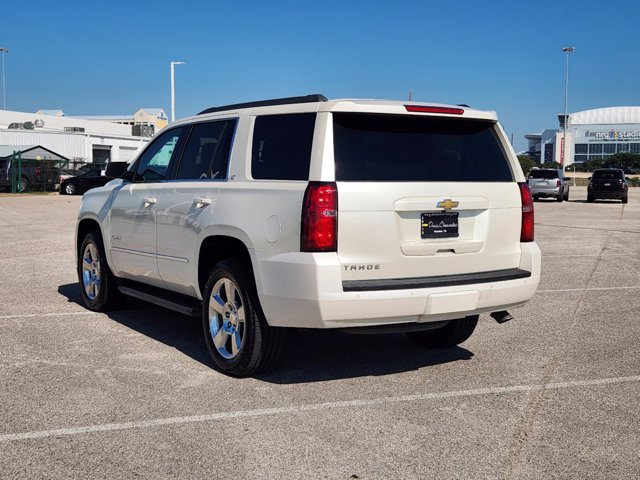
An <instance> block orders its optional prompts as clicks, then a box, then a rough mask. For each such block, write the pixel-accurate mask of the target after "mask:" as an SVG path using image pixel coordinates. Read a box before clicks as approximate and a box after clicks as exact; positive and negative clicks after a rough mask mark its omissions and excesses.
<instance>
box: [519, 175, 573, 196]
mask: <svg viewBox="0 0 640 480" xmlns="http://www.w3.org/2000/svg"><path fill="white" fill-rule="evenodd" d="M527 182H528V184H529V188H530V189H531V195H533V199H534V200H538V199H539V198H548V197H553V198H555V199H556V200H557V201H558V202H562V201H563V200H564V201H566V202H568V201H569V180H567V178H566V177H565V176H564V173H563V171H562V169H561V168H533V169H532V170H531V171H530V172H529V178H528V180H527Z"/></svg>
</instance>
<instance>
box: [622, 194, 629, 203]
mask: <svg viewBox="0 0 640 480" xmlns="http://www.w3.org/2000/svg"><path fill="white" fill-rule="evenodd" d="M622 203H629V195H625V196H624V197H622Z"/></svg>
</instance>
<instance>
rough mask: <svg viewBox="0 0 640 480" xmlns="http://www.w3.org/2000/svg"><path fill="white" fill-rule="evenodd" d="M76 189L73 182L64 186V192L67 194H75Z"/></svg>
mask: <svg viewBox="0 0 640 480" xmlns="http://www.w3.org/2000/svg"><path fill="white" fill-rule="evenodd" d="M76 190H77V189H76V186H75V185H74V184H73V183H67V184H65V186H64V193H66V194H67V195H75V194H76Z"/></svg>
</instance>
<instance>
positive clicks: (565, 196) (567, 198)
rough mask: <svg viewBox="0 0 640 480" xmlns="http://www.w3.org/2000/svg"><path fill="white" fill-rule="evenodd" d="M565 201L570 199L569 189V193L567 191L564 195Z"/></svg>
mask: <svg viewBox="0 0 640 480" xmlns="http://www.w3.org/2000/svg"><path fill="white" fill-rule="evenodd" d="M564 201H565V202H568V201H569V190H567V193H565V195H564Z"/></svg>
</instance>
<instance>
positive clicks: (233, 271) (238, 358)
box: [202, 259, 283, 377]
mask: <svg viewBox="0 0 640 480" xmlns="http://www.w3.org/2000/svg"><path fill="white" fill-rule="evenodd" d="M202 327H203V330H204V337H205V341H206V343H207V349H208V350H209V354H210V355H211V358H212V359H213V362H214V364H215V367H216V369H217V370H218V371H220V372H222V373H225V374H227V375H231V376H234V377H248V376H251V375H255V374H257V373H259V372H262V371H264V370H265V369H267V368H268V367H269V366H270V365H271V364H272V363H273V361H274V360H275V359H276V358H277V356H278V354H279V352H280V349H281V344H282V336H283V332H282V330H281V329H279V328H274V327H270V326H269V325H268V324H267V321H266V319H265V317H264V314H263V313H262V308H260V302H259V300H258V295H257V293H256V288H255V282H254V280H253V275H252V274H251V272H250V271H249V270H248V269H247V267H246V266H245V265H244V263H243V262H242V261H240V260H238V259H228V260H223V261H221V262H219V263H218V264H217V265H216V266H215V267H214V268H213V270H212V271H211V273H210V274H209V278H208V280H207V283H206V286H205V290H204V302H203V305H202Z"/></svg>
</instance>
